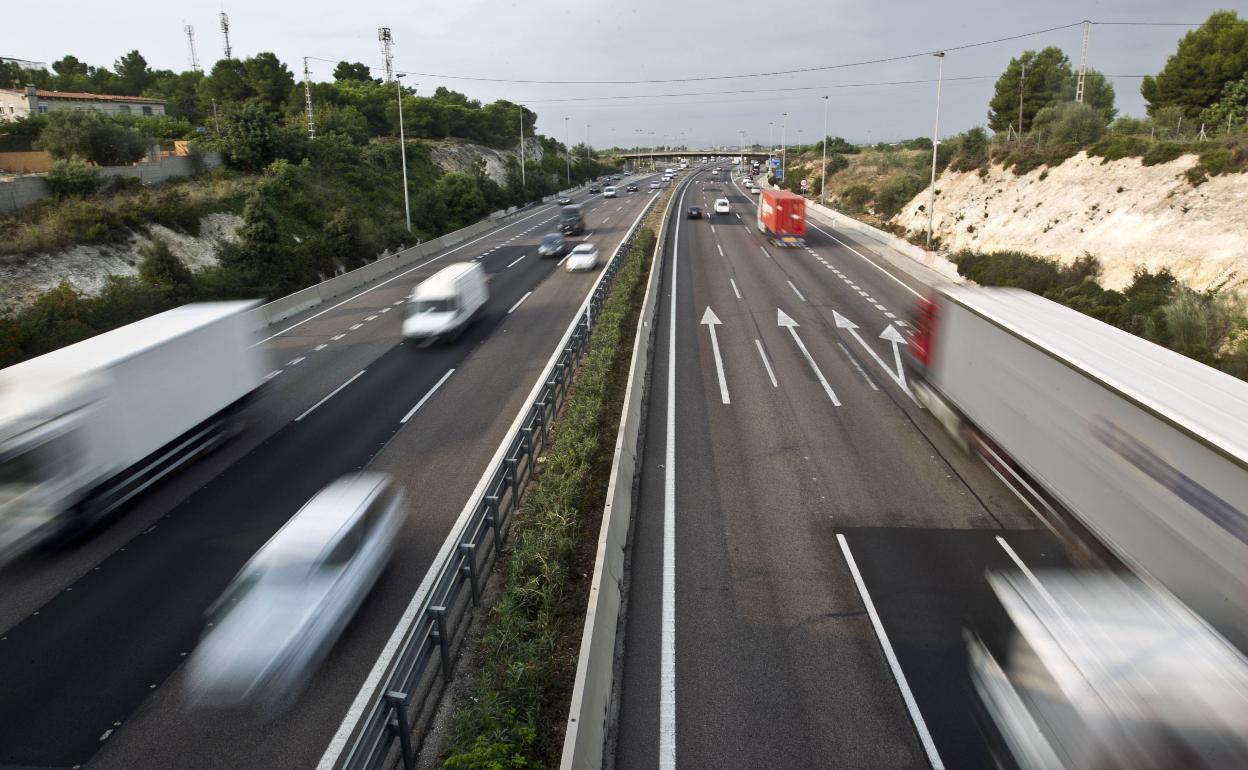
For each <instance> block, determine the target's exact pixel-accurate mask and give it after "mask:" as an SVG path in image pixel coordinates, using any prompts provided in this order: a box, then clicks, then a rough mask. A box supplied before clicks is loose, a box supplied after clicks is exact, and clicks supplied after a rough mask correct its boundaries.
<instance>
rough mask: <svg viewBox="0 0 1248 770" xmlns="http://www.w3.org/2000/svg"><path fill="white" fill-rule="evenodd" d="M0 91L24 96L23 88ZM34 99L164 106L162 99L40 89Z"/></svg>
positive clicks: (2, 89) (0, 89)
mask: <svg viewBox="0 0 1248 770" xmlns="http://www.w3.org/2000/svg"><path fill="white" fill-rule="evenodd" d="M0 91H8V92H10V93H14V94H19V95H21V94H25V93H26V90H25V89H23V88H0ZM35 97H36V98H39V99H69V100H72V101H77V102H138V103H140V104H164V103H165V100H164V99H152V98H150V97H147V96H117V95H115V94H88V93H80V92H77V91H44V90H42V89H40V90H37V91H35Z"/></svg>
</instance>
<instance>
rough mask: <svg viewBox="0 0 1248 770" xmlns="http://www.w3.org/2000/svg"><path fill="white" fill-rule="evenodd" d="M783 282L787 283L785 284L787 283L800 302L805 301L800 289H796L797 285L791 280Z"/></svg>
mask: <svg viewBox="0 0 1248 770" xmlns="http://www.w3.org/2000/svg"><path fill="white" fill-rule="evenodd" d="M785 283H787V284H788V285H789V288H790V289H792V290H793V293H794V294H796V295H797V298H798V299H800V300H801V301H802V302H805V301H806V298H805V297H803V296H802V293H801V292H800V291H798V290H797V287H796V286H794V285H793V282H792V281H785Z"/></svg>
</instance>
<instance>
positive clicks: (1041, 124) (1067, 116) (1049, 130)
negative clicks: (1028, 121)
mask: <svg viewBox="0 0 1248 770" xmlns="http://www.w3.org/2000/svg"><path fill="white" fill-rule="evenodd" d="M1108 122H1109V121H1108V120H1107V119H1106V116H1105V113H1103V112H1101V111H1100V110H1098V109H1096V108H1095V107H1092V106H1091V105H1089V104H1077V103H1075V102H1057V103H1055V104H1050V105H1049V106H1048V107H1045V108H1044V109H1042V110H1040V111H1039V112H1037V113H1036V121H1035V125H1034V126H1033V127H1032V128H1033V130H1034V131H1040V132H1043V134H1044V138H1045V140H1046V141H1053V142H1059V143H1062V144H1074V145H1078V146H1080V147H1082V146H1085V145H1089V144H1092V143H1093V142H1095V141H1097V140H1099V139H1100V138H1101V135H1102V134H1104V133H1105V125H1106V124H1107V123H1108Z"/></svg>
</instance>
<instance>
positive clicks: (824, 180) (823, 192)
mask: <svg viewBox="0 0 1248 770" xmlns="http://www.w3.org/2000/svg"><path fill="white" fill-rule="evenodd" d="M819 205H821V206H826V205H828V97H826V96H825V97H823V170H821V171H820V172H819Z"/></svg>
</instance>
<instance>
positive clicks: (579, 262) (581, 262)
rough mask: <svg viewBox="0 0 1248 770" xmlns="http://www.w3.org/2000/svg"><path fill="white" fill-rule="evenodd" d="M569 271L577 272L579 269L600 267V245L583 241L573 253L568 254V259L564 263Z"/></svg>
mask: <svg viewBox="0 0 1248 770" xmlns="http://www.w3.org/2000/svg"><path fill="white" fill-rule="evenodd" d="M564 266H565V267H566V268H567V269H568V272H569V273H575V272H577V271H579V270H593V269H594V268H595V267H598V247H597V246H595V245H594V244H592V243H582V244H580V245H578V246H577V247H576V248H575V249H572V253H571V254H569V255H568V261H567V263H566V264H565V265H564Z"/></svg>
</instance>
